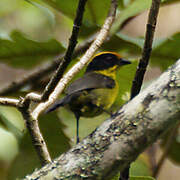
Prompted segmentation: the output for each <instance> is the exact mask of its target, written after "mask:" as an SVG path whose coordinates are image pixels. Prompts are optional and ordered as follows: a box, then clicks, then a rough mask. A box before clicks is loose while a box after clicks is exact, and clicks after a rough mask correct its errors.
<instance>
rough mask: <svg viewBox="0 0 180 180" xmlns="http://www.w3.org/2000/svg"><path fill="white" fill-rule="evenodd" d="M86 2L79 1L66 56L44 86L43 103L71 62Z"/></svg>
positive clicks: (83, 0)
mask: <svg viewBox="0 0 180 180" xmlns="http://www.w3.org/2000/svg"><path fill="white" fill-rule="evenodd" d="M86 2H87V0H79V3H78V8H77V12H76V17H75V20H74V25H73V30H72V34H71V37H70V39H69V45H68V48H67V51H66V54H65V56H64V59H63V60H62V61H61V63H60V64H59V67H58V69H57V70H56V72H55V74H54V76H53V77H52V78H51V80H50V82H49V83H48V85H47V86H46V88H45V90H44V92H43V95H42V100H43V101H45V100H47V99H48V98H49V95H50V94H51V93H52V91H53V90H54V88H55V87H56V85H57V83H58V82H59V80H60V79H61V78H62V76H63V74H64V72H65V70H66V68H67V66H68V65H69V63H70V62H71V59H72V54H73V51H74V49H75V46H76V44H77V38H78V34H79V30H80V26H81V24H82V19H83V14H84V10H85V5H86Z"/></svg>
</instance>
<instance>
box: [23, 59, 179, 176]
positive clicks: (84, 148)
mask: <svg viewBox="0 0 180 180" xmlns="http://www.w3.org/2000/svg"><path fill="white" fill-rule="evenodd" d="M179 117H180V60H179V61H178V62H177V63H176V64H175V65H173V66H172V67H170V68H169V69H168V70H167V71H166V72H164V73H163V74H162V75H161V76H160V77H159V78H158V80H156V81H155V82H154V83H152V84H151V85H150V86H149V87H148V88H147V89H145V90H144V91H143V92H141V93H140V94H139V95H137V96H136V97H135V98H134V99H132V100H131V101H130V102H129V103H127V104H126V105H124V106H123V107H122V108H121V109H120V111H119V115H117V116H116V117H114V118H111V119H108V120H106V121H105V122H104V123H103V124H102V125H101V126H100V127H99V128H97V129H96V130H95V131H94V132H93V133H91V134H90V135H89V136H88V137H86V138H85V139H84V140H83V141H82V142H81V143H79V144H77V145H76V146H75V147H74V148H73V149H71V150H69V151H68V152H66V153H64V154H63V155H61V156H60V157H59V158H57V159H55V160H54V161H53V162H52V163H50V164H48V165H46V166H45V167H43V168H41V169H40V170H37V171H35V172H34V173H33V174H32V175H30V176H27V177H26V178H25V180H30V179H31V180H35V179H49V180H50V179H110V178H111V177H112V176H113V175H114V174H115V173H117V172H118V171H119V169H120V170H121V171H122V170H123V169H124V168H125V167H126V166H127V165H128V164H129V163H130V162H132V161H134V160H135V159H136V158H137V156H138V155H139V154H140V153H141V152H143V151H144V150H145V149H146V148H147V147H148V146H149V145H151V144H152V143H153V142H155V141H156V140H157V138H159V137H160V136H161V135H162V134H163V133H164V132H165V130H167V129H168V128H169V127H172V126H173V125H174V124H176V123H177V121H178V120H180V119H179Z"/></svg>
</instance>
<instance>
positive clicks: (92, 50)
mask: <svg viewBox="0 0 180 180" xmlns="http://www.w3.org/2000/svg"><path fill="white" fill-rule="evenodd" d="M116 8H117V1H116V0H111V7H110V11H109V13H108V17H107V18H106V20H105V23H104V25H103V27H102V29H101V30H100V32H99V34H98V35H97V37H96V39H95V41H94V42H93V43H92V45H91V46H90V48H89V49H88V50H87V51H86V53H85V55H84V56H83V57H82V58H81V60H80V61H79V62H78V63H77V64H75V65H74V66H73V67H72V68H71V69H70V70H69V71H68V72H67V73H66V74H65V75H64V77H63V78H62V79H61V80H60V81H59V83H58V85H57V86H56V88H55V89H54V91H53V92H52V93H51V95H50V96H49V99H48V101H47V102H44V103H41V104H39V105H38V106H37V107H36V108H35V109H34V111H33V112H32V116H33V117H34V118H35V119H37V117H38V116H39V114H40V113H41V112H42V111H44V110H45V109H46V108H47V107H48V106H50V105H51V104H53V103H54V101H55V100H56V99H57V98H58V96H59V94H60V93H61V92H62V91H63V89H64V88H65V86H66V85H67V84H68V82H69V81H70V80H71V79H72V77H73V76H74V75H75V74H76V73H78V72H79V71H80V70H81V69H82V68H83V67H84V66H85V65H86V64H87V63H88V62H89V61H90V59H91V58H92V56H93V55H94V53H95V52H96V50H97V49H98V48H99V47H100V46H101V44H102V43H103V42H104V40H105V39H106V38H107V35H108V33H109V30H110V28H111V26H112V23H113V21H114V18H115V14H116Z"/></svg>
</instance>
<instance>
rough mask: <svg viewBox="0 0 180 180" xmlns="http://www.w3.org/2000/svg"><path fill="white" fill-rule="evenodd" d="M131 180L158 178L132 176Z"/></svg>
mask: <svg viewBox="0 0 180 180" xmlns="http://www.w3.org/2000/svg"><path fill="white" fill-rule="evenodd" d="M130 180H156V179H154V178H153V177H150V176H131V177H130Z"/></svg>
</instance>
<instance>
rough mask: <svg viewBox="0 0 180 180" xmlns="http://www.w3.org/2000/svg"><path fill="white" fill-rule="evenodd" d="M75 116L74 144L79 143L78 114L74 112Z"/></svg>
mask: <svg viewBox="0 0 180 180" xmlns="http://www.w3.org/2000/svg"><path fill="white" fill-rule="evenodd" d="M75 116H76V144H78V143H79V118H80V116H79V114H78V113H76V114H75Z"/></svg>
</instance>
